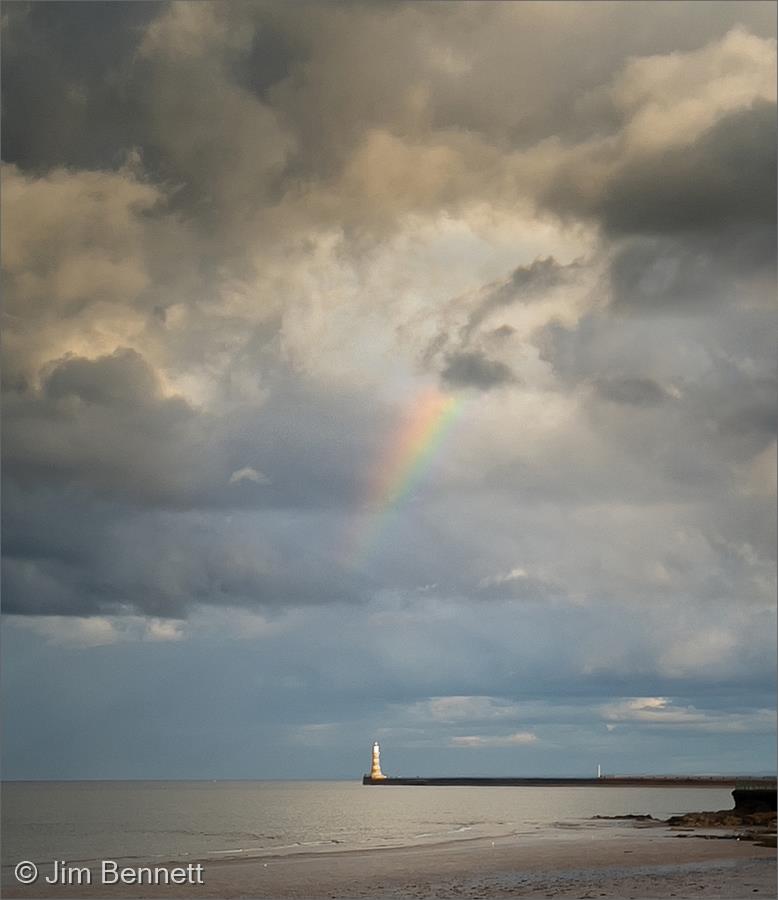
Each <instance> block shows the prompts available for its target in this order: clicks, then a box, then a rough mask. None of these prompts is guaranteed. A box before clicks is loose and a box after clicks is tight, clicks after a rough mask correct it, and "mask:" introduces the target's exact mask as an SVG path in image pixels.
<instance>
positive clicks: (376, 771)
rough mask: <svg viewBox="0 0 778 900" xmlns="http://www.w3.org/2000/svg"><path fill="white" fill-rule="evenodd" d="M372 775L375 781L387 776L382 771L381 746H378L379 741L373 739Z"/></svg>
mask: <svg viewBox="0 0 778 900" xmlns="http://www.w3.org/2000/svg"><path fill="white" fill-rule="evenodd" d="M370 777H371V778H372V779H373V780H374V781H380V780H382V779H384V778H386V775H384V773H383V772H382V771H381V748H380V747H379V746H378V741H373V760H372V763H371V765H370Z"/></svg>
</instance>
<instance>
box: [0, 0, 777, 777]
mask: <svg viewBox="0 0 778 900" xmlns="http://www.w3.org/2000/svg"><path fill="white" fill-rule="evenodd" d="M775 33H776V8H775V5H774V4H773V3H771V2H672V3H664V2H650V3H642V2H604V3H598V2H581V3H578V2H549V3H546V2H538V3H535V2H521V3H518V2H517V3H492V2H483V3H467V2H462V3H453V2H439V3H428V2H421V3H413V2H408V3H405V2H398V3H391V4H380V3H372V2H368V0H364V2H346V0H344V2H336V3H330V4H310V5H309V4H306V3H295V4H286V3H280V2H276V3H262V2H259V3H254V2H243V0H235V2H231V3H210V2H182V3H170V4H168V3H152V2H146V3H135V2H114V3H103V2H96V3H76V2H62V3H47V2H41V3H32V4H26V3H19V2H13V0H8V2H5V3H4V4H3V10H2V43H3V46H2V66H3V71H2V75H3V123H2V124H3V133H2V160H3V165H2V186H3V199H2V222H3V247H2V258H3V285H4V304H3V312H2V315H3V334H4V338H3V359H2V366H3V369H2V374H3V423H4V427H3V523H2V524H3V628H2V650H3V654H2V657H3V658H2V691H3V718H4V728H3V774H4V777H6V778H25V779H39V778H40V779H59V778H62V779H65V778H358V777H360V776H361V774H362V773H363V772H365V771H367V770H368V768H369V762H370V758H369V757H370V747H371V744H372V742H373V740H375V739H377V740H379V741H380V742H381V747H382V762H383V765H384V770H385V771H386V772H388V773H389V774H396V775H417V774H418V775H457V774H460V775H478V774H484V775H489V774H492V775H516V776H518V775H528V776H529V775H587V774H593V773H594V772H595V771H596V767H597V765H598V764H599V765H601V766H602V769H603V771H604V772H607V773H640V772H652V773H695V772H696V773H706V772H708V773H711V772H727V773H735V772H741V773H746V772H769V771H774V769H775V753H776V740H775V736H776V718H775V688H776V680H775V676H776V602H775V573H776V570H775V548H776V529H775V525H776V515H775V503H776V499H775V493H776V429H775V426H776V406H775V397H776V359H775V334H776V330H775V326H776V309H775V276H776V216H775V196H776V110H775V104H776V42H775Z"/></svg>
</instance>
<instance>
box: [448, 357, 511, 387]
mask: <svg viewBox="0 0 778 900" xmlns="http://www.w3.org/2000/svg"><path fill="white" fill-rule="evenodd" d="M440 374H441V378H442V379H443V381H444V382H446V383H447V384H449V385H451V386H452V387H474V388H478V389H479V390H482V391H489V390H491V389H492V388H495V387H499V386H501V385H505V384H511V383H512V382H515V380H516V378H515V376H514V374H513V372H512V371H511V369H510V366H507V365H506V364H505V363H504V362H500V361H499V360H495V359H489V358H488V357H487V356H485V355H484V354H482V353H479V352H477V351H470V352H464V351H463V352H461V353H450V354H449V355H448V356H446V358H445V367H444V369H443V371H442V372H441V373H440Z"/></svg>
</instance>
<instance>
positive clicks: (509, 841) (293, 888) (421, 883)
mask: <svg viewBox="0 0 778 900" xmlns="http://www.w3.org/2000/svg"><path fill="white" fill-rule="evenodd" d="M560 825H561V826H562V827H560V828H559V829H558V830H555V831H554V832H552V833H551V834H546V835H543V836H538V835H526V834H513V835H505V836H502V837H497V838H494V839H491V838H485V837H480V836H479V837H474V838H464V839H457V840H452V841H447V842H445V843H437V844H426V845H412V846H404V847H377V848H371V849H356V848H355V849H344V850H337V849H335V850H326V851H318V852H317V851H304V852H301V853H294V854H288V855H273V856H259V857H257V856H254V857H242V858H241V857H237V858H236V857H231V858H228V859H212V858H210V859H201V860H191V861H188V862H192V863H197V862H199V863H202V864H203V867H204V884H203V885H201V886H200V885H191V884H187V885H173V884H170V885H165V886H164V887H160V886H154V885H148V884H144V885H101V884H95V883H93V884H91V885H73V886H70V885H64V886H63V885H47V884H45V883H38V884H35V885H31V886H27V887H24V886H19V885H16V884H15V882H14V881H13V879H12V876H11V878H8V877H6V873H4V877H3V896H4V897H9V898H11V897H19V898H27V897H29V898H32V897H47V898H53V897H73V898H75V897H125V898H126V897H142V898H151V897H203V898H205V897H217V898H225V900H226V898H237V897H256V898H267V900H270V898H277V900H287V898H288V900H293V898H294V900H304V898H305V900H319V898H322V900H323V898H328V900H330V898H333V897H334V898H343V900H345V898H357V900H368V898H370V900H399V898H406V897H407V898H444V897H458V896H460V895H466V896H468V897H470V898H472V900H478V898H491V897H507V896H527V897H534V896H536V897H540V896H542V897H556V896H560V897H563V896H576V897H581V896H591V897H613V898H616V897H671V896H675V897H685V896H690V897H692V896H695V897H696V896H705V897H711V898H713V897H720V898H734V897H745V896H749V897H753V896H763V897H774V896H775V891H776V878H775V851H774V850H773V849H770V848H765V847H759V846H756V845H753V844H751V843H748V842H746V841H739V840H734V839H733V840H705V839H702V838H704V837H705V835H703V834H700V835H696V834H689V833H688V832H686V833H682V832H681V833H679V832H677V831H674V830H673V829H671V828H669V827H667V826H663V825H652V826H644V825H643V826H642V825H640V824H633V825H626V826H625V825H623V824H616V825H614V824H603V823H602V822H599V823H593V822H592V821H590V820H583V821H581V820H577V821H575V822H570V823H560ZM727 831H728V832H729V833H731V830H730V829H727ZM681 837H684V838H686V839H684V840H679V838H681ZM153 865H166V864H162V863H155V864H153Z"/></svg>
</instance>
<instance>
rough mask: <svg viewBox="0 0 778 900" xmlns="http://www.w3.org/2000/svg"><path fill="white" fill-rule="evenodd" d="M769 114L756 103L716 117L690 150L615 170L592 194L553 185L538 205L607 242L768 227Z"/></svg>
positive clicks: (772, 164)
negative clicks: (582, 219)
mask: <svg viewBox="0 0 778 900" xmlns="http://www.w3.org/2000/svg"><path fill="white" fill-rule="evenodd" d="M775 120H776V107H775V104H774V103H768V102H767V101H763V100H762V101H756V102H755V103H754V104H753V105H751V106H749V107H747V108H744V109H738V110H735V111H734V112H732V113H729V114H728V115H724V116H722V117H721V118H720V119H719V120H718V121H716V122H715V123H714V124H713V125H712V126H711V127H710V128H709V129H707V130H706V131H705V132H703V133H702V134H701V135H700V136H699V137H698V138H697V139H696V140H695V141H694V142H693V143H692V144H691V146H681V147H671V148H665V147H660V148H659V149H658V150H654V151H649V152H648V153H647V154H643V155H641V156H639V157H638V158H636V159H630V160H628V161H626V162H625V163H622V164H620V165H619V164H617V165H616V167H615V171H614V172H613V173H612V174H611V175H610V176H609V177H607V178H606V179H605V180H604V182H603V184H602V187H601V188H600V190H599V191H596V192H594V193H592V191H591V188H590V189H589V190H588V191H587V192H586V193H583V192H580V193H579V191H578V190H577V188H576V185H575V184H571V183H570V182H566V181H565V179H564V178H563V177H562V178H559V179H557V180H556V181H555V183H554V185H553V188H552V191H551V193H549V194H548V195H547V196H546V197H545V198H544V199H545V202H546V203H548V204H549V205H550V206H551V207H552V208H554V209H558V210H560V211H568V210H571V209H572V210H574V211H575V212H576V213H577V214H579V215H591V216H593V217H595V218H596V219H597V220H598V221H600V222H601V223H602V225H603V227H604V228H605V229H606V231H607V232H608V233H609V234H611V235H624V234H661V235H664V236H667V235H676V234H678V233H679V232H680V233H688V232H706V233H710V232H712V231H717V230H720V229H732V228H734V227H736V226H738V225H744V224H747V225H752V226H760V225H761V226H764V225H774V223H775V217H776V212H775V204H774V203H773V202H772V198H773V197H774V196H775V193H776V135H775Z"/></svg>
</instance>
